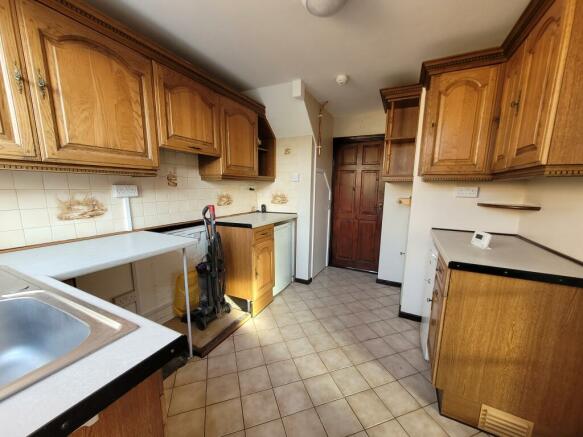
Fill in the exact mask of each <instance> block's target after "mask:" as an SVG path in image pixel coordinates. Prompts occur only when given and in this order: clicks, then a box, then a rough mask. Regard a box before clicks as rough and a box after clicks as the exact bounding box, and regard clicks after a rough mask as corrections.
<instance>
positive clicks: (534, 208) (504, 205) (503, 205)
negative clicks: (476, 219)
mask: <svg viewBox="0 0 583 437" xmlns="http://www.w3.org/2000/svg"><path fill="white" fill-rule="evenodd" d="M478 206H483V207H485V208H501V209H514V210H519V211H540V210H541V207H540V206H539V205H527V204H523V203H496V202H478Z"/></svg>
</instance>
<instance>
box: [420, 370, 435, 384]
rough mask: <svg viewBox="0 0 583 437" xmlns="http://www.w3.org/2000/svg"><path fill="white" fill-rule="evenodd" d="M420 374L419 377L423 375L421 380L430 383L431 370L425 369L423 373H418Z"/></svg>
mask: <svg viewBox="0 0 583 437" xmlns="http://www.w3.org/2000/svg"><path fill="white" fill-rule="evenodd" d="M419 373H421V375H423V378H425V379H426V380H427V381H429V382H430V383H431V376H432V375H431V369H427V370H424V371H423V372H419Z"/></svg>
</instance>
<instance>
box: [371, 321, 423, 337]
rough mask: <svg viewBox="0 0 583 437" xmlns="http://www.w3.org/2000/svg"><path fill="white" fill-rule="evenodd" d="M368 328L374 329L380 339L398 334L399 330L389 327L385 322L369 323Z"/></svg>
mask: <svg viewBox="0 0 583 437" xmlns="http://www.w3.org/2000/svg"><path fill="white" fill-rule="evenodd" d="M368 327H369V328H370V329H372V330H373V331H374V332H375V333H376V334H377V335H378V336H379V337H384V336H386V335H391V334H396V333H397V330H396V329H395V328H393V327H392V326H391V325H389V324H388V322H386V321H385V320H381V321H379V322H373V323H369V324H368ZM418 335H419V334H418Z"/></svg>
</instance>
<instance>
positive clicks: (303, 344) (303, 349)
mask: <svg viewBox="0 0 583 437" xmlns="http://www.w3.org/2000/svg"><path fill="white" fill-rule="evenodd" d="M286 345H287V348H288V349H289V352H290V354H291V356H292V357H294V358H295V357H301V356H303V355H308V354H313V353H314V352H316V351H315V350H314V347H313V346H312V345H311V344H310V342H309V341H308V339H307V338H305V337H304V338H298V339H297V340H290V341H287V342H286Z"/></svg>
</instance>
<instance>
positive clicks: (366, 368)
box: [356, 361, 395, 387]
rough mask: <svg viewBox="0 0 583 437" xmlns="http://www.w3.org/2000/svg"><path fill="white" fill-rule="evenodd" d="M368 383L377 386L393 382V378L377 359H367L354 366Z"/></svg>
mask: <svg viewBox="0 0 583 437" xmlns="http://www.w3.org/2000/svg"><path fill="white" fill-rule="evenodd" d="M356 368H357V370H358V371H359V372H360V374H361V375H362V376H363V377H364V379H365V380H366V382H368V385H370V386H371V387H378V386H379V385H385V384H388V383H389V382H393V381H394V380H395V378H393V375H391V374H390V373H389V372H388V371H387V370H386V369H385V368H384V367H383V365H382V364H381V363H379V362H378V361H367V362H366V363H362V364H359V365H358V366H356Z"/></svg>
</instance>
